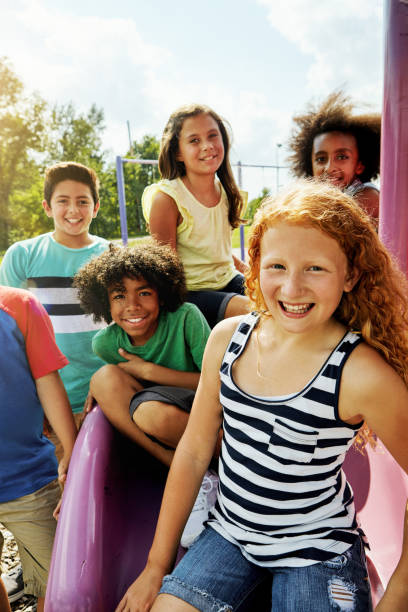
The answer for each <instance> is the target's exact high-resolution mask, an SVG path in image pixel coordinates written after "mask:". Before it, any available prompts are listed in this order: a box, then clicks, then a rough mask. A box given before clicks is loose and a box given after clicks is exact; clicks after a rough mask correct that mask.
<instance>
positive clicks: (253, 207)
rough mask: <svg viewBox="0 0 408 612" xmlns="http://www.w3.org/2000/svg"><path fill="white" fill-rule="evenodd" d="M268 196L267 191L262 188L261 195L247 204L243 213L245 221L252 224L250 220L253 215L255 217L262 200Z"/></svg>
mask: <svg viewBox="0 0 408 612" xmlns="http://www.w3.org/2000/svg"><path fill="white" fill-rule="evenodd" d="M269 195H270V192H269V189H267V188H266V187H264V188H263V189H262V191H261V195H260V196H258V197H257V198H254V199H253V200H251V201H250V202H248V206H247V209H246V211H245V219H248V221H249V222H250V223H252V220H253V218H254V215H255V213H256V211H257V210H258V208H259V205H260V203H261V202H262V200H263V199H264V198H267V197H268V196H269Z"/></svg>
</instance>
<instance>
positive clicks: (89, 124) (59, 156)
mask: <svg viewBox="0 0 408 612" xmlns="http://www.w3.org/2000/svg"><path fill="white" fill-rule="evenodd" d="M104 130H105V125H104V112H103V110H102V109H100V108H97V107H96V105H95V104H93V105H92V106H91V108H90V109H89V111H88V112H87V113H77V111H76V110H75V107H74V106H73V104H72V103H71V102H70V103H69V104H62V105H55V106H54V107H53V108H52V110H51V113H50V118H49V125H48V130H47V132H48V133H47V155H46V158H45V163H46V165H51V164H55V163H57V162H60V161H76V162H79V163H81V164H84V165H85V166H90V167H91V168H93V169H94V170H95V172H96V173H99V172H101V171H102V169H103V167H104V163H105V159H104V158H105V152H104V151H102V134H103V131H104Z"/></svg>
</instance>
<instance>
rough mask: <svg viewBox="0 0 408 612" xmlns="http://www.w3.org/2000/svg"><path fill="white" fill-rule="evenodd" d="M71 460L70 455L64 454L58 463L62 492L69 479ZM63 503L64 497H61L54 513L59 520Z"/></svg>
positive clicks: (59, 482)
mask: <svg viewBox="0 0 408 612" xmlns="http://www.w3.org/2000/svg"><path fill="white" fill-rule="evenodd" d="M69 460H70V457H65V456H64V457H62V459H61V461H60V462H59V464H58V484H59V486H60V488H61V494H62V492H63V490H64V485H65V481H66V480H67V472H68V466H69ZM61 503H62V497H61V498H60V500H59V502H58V504H57V505H56V507H55V510H54V512H53V513H52V516H53V517H54V518H55V520H56V521H58V517H59V513H60V510H61Z"/></svg>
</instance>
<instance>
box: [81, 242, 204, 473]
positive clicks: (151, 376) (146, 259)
mask: <svg viewBox="0 0 408 612" xmlns="http://www.w3.org/2000/svg"><path fill="white" fill-rule="evenodd" d="M74 286H75V287H76V288H77V289H78V292H79V299H80V301H81V305H82V308H83V309H84V310H85V312H87V313H89V314H92V315H93V318H94V320H95V321H100V320H102V319H103V320H104V321H106V323H111V322H112V321H113V324H112V325H109V326H108V327H106V328H105V329H103V330H101V331H99V332H98V333H97V334H96V336H95V337H94V339H93V343H92V346H93V350H94V352H95V353H96V354H97V355H98V356H99V357H100V358H101V359H103V360H104V361H105V362H107V363H108V364H109V365H105V366H104V367H103V368H101V369H100V370H99V371H98V372H96V374H94V376H93V377H92V379H91V385H90V391H91V395H92V397H93V398H95V400H96V401H97V402H98V404H99V406H100V407H101V409H102V411H103V412H104V414H105V416H106V417H107V418H108V420H109V421H110V422H111V423H112V425H113V426H114V427H116V428H117V429H118V430H119V431H121V432H122V433H123V434H125V435H126V436H128V437H129V438H131V439H132V440H134V441H135V442H136V443H137V444H139V445H140V446H142V447H143V448H144V449H145V450H147V451H148V452H149V453H151V454H152V455H153V456H154V457H156V458H157V459H159V460H160V461H162V462H163V463H165V464H166V465H170V463H171V460H172V458H173V455H174V449H175V448H176V446H177V443H178V441H179V439H180V437H181V435H182V433H183V432H184V429H185V426H186V424H187V420H188V414H189V411H190V408H191V405H192V402H193V399H194V392H195V389H196V388H197V385H198V380H199V377H200V370H201V363H202V358H203V352H204V347H205V344H206V342H207V338H208V336H209V333H210V328H209V326H208V324H207V322H206V320H205V319H204V317H203V315H202V314H201V312H200V311H199V310H198V308H196V306H194V305H193V304H190V303H183V302H184V297H185V293H186V287H185V280H184V271H183V266H182V264H181V263H180V261H179V259H178V257H177V255H176V254H175V253H174V252H173V251H172V250H171V249H170V248H168V247H166V246H162V245H159V244H158V243H156V242H155V241H154V240H149V241H148V242H143V243H142V244H140V245H139V246H136V247H133V248H129V247H128V248H123V247H116V246H114V245H110V248H109V250H108V251H106V252H105V253H102V255H100V256H99V257H97V258H95V259H93V260H92V261H90V262H89V263H88V264H87V265H85V266H84V267H83V268H82V269H81V270H80V271H79V272H78V274H77V275H76V276H75V278H74Z"/></svg>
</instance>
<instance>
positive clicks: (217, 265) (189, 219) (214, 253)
mask: <svg viewBox="0 0 408 612" xmlns="http://www.w3.org/2000/svg"><path fill="white" fill-rule="evenodd" d="M218 184H219V186H220V190H221V197H220V200H219V202H218V204H217V205H216V206H213V207H212V208H208V207H207V206H204V205H203V204H201V203H200V202H199V201H198V200H197V199H196V198H195V197H194V196H193V194H192V193H191V192H190V191H189V190H188V189H187V187H186V186H185V185H184V183H183V181H182V180H181V179H180V178H177V179H173V180H168V179H163V180H161V181H159V182H158V183H154V184H153V185H149V186H148V187H146V189H145V190H144V192H143V196H142V208H143V214H144V217H145V219H146V221H147V222H149V217H150V210H151V207H152V202H153V198H154V196H155V195H156V193H158V192H159V191H162V192H163V193H166V194H167V195H169V196H170V197H171V198H173V200H174V202H175V203H176V206H177V208H178V210H179V212H180V215H181V217H182V222H181V223H180V225H179V226H178V227H177V252H178V255H179V257H180V259H181V261H182V262H183V265H184V270H185V274H186V281H187V288H188V289H189V290H190V291H198V290H201V289H222V288H223V287H225V285H227V284H228V283H229V281H230V280H231V279H232V278H233V277H234V276H235V275H236V274H237V271H236V270H235V267H234V263H233V260H232V247H231V232H232V228H231V225H230V224H229V221H228V200H227V195H226V193H225V191H224V188H223V186H222V185H221V183H218Z"/></svg>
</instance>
